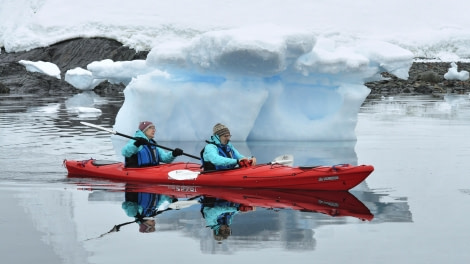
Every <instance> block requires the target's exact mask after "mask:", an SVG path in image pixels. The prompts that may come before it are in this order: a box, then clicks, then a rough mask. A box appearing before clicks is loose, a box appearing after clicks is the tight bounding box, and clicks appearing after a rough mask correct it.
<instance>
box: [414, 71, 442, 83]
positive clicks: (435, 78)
mask: <svg viewBox="0 0 470 264" xmlns="http://www.w3.org/2000/svg"><path fill="white" fill-rule="evenodd" d="M417 80H419V81H424V82H429V83H438V82H441V81H442V80H443V76H440V75H439V74H437V73H435V72H433V71H425V72H423V73H420V74H418V78H417Z"/></svg>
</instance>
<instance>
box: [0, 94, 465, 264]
mask: <svg viewBox="0 0 470 264" xmlns="http://www.w3.org/2000/svg"><path fill="white" fill-rule="evenodd" d="M121 104H122V98H121V97H119V98H106V97H100V96H98V95H96V94H94V93H83V94H78V95H71V96H70V97H63V98H57V97H51V98H35V97H34V96H5V95H1V96H0V146H1V151H0V165H1V168H2V173H1V176H0V197H1V198H2V199H1V202H0V208H1V212H2V213H1V215H0V232H1V234H2V236H1V238H0V240H1V247H0V259H1V262H2V263H31V262H32V261H34V262H35V263H136V262H146V263H155V262H165V263H166V262H171V263H204V262H224V263H258V262H260V261H262V263H469V261H470V243H469V242H470V225H469V224H468V221H469V219H467V217H469V216H470V215H469V212H470V180H469V178H468V177H469V176H468V175H469V173H468V172H469V171H470V162H469V161H470V138H469V136H468V135H469V132H470V97H469V95H461V96H446V97H445V98H442V99H433V98H429V97H396V98H384V100H379V101H370V102H367V103H366V104H364V106H363V107H362V109H361V113H360V114H359V122H358V125H357V129H356V132H357V136H358V140H357V142H303V143H298V142H297V143H285V142H282V143H274V142H254V143H236V144H237V146H239V148H240V150H241V151H242V152H243V153H251V154H253V155H256V156H257V157H258V161H259V162H268V161H270V160H271V159H273V158H274V157H276V156H278V155H282V154H286V153H287V154H293V155H294V156H295V164H296V165H318V164H326V165H329V164H340V163H352V164H372V165H374V166H375V168H376V170H375V172H374V173H373V174H372V175H371V176H370V177H369V178H368V179H367V181H366V182H365V183H363V184H361V185H359V186H358V187H356V188H355V189H353V190H352V191H351V192H350V194H346V196H342V195H345V194H337V195H335V196H334V197H331V196H329V195H328V194H322V193H307V194H306V193H302V192H296V193H272V192H271V193H269V192H262V191H257V192H255V193H252V192H248V191H246V192H237V193H233V194H230V192H229V191H227V190H223V196H224V197H225V198H228V197H230V198H232V197H233V199H238V200H237V202H238V203H243V204H245V205H252V206H251V207H250V206H247V207H246V208H245V209H244V210H241V211H239V212H238V213H237V214H235V215H234V216H233V218H232V224H231V230H232V233H231V235H230V236H229V237H228V238H227V239H225V240H222V241H221V242H219V241H217V240H215V239H214V236H213V233H212V231H211V229H210V228H209V227H206V222H205V219H204V218H203V217H202V214H201V211H200V209H201V205H200V204H194V205H192V206H189V207H186V208H181V209H179V210H169V211H165V212H163V213H162V214H159V215H158V216H157V217H156V226H155V228H156V231H155V232H152V233H142V232H139V225H138V224H137V223H131V224H128V225H124V226H122V227H121V228H120V231H119V232H109V231H111V230H112V228H113V227H114V226H115V225H119V224H122V223H126V222H130V221H133V220H134V219H133V218H131V217H128V216H127V215H126V213H125V212H124V210H123V209H122V207H121V205H122V203H123V201H124V199H125V198H124V197H125V191H126V190H127V191H129V188H130V186H129V185H126V184H124V183H111V182H107V181H97V180H89V179H77V178H67V174H66V170H65V168H64V167H63V166H62V161H63V160H64V159H88V158H90V157H93V158H97V159H113V160H116V159H119V158H118V156H117V155H116V152H115V149H118V148H119V146H120V145H122V144H124V143H125V140H124V139H120V138H114V137H113V138H111V137H110V136H109V134H108V133H106V132H101V131H96V130H94V129H92V128H88V127H84V126H83V125H81V124H80V123H79V122H80V121H87V122H92V123H96V124H100V125H102V126H105V127H111V126H112V124H113V123H114V117H115V115H116V112H117V111H118V109H119V107H120V105H121ZM84 107H93V108H98V109H100V110H101V111H102V112H101V113H97V112H95V111H92V109H90V108H84ZM157 139H158V133H157ZM159 143H160V144H162V145H166V146H168V147H177V146H178V147H182V148H183V149H184V150H185V152H187V153H193V154H195V155H198V153H199V151H200V149H201V148H202V146H203V144H204V143H203V142H159ZM179 159H180V160H186V161H193V160H191V159H190V158H179ZM140 187H142V186H140ZM146 187H147V188H146V189H134V190H133V191H146V192H154V193H173V194H174V193H175V192H177V193H179V195H180V196H181V197H190V196H189V194H188V193H191V192H194V194H198V193H199V192H203V190H202V189H198V190H181V189H178V190H177V189H171V188H170V189H169V188H162V187H158V186H157V187H156V186H150V187H149V186H146ZM185 191H186V192H185ZM186 194H188V195H186ZM221 195H222V194H221ZM335 199H336V200H335ZM181 200H185V199H181ZM196 201H197V200H196ZM320 201H322V203H320ZM286 206H290V207H293V208H294V209H286V208H284V207H286ZM271 207H275V208H271ZM247 208H248V209H247ZM299 209H302V210H299ZM312 210H315V211H319V212H312ZM364 218H366V220H364Z"/></svg>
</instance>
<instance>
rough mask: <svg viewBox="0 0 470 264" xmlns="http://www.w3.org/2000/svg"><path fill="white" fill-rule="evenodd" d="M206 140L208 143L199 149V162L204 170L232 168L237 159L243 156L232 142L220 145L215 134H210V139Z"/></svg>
mask: <svg viewBox="0 0 470 264" xmlns="http://www.w3.org/2000/svg"><path fill="white" fill-rule="evenodd" d="M206 142H207V143H208V144H207V145H206V146H205V147H204V149H202V151H201V162H202V167H203V168H204V170H205V171H208V170H222V169H232V168H235V166H236V165H237V163H238V160H239V159H242V158H244V156H243V155H242V154H240V152H238V150H237V149H236V148H235V147H234V146H233V145H232V143H230V142H228V143H227V144H226V145H222V144H221V143H220V139H219V136H217V135H212V136H211V140H210V141H206Z"/></svg>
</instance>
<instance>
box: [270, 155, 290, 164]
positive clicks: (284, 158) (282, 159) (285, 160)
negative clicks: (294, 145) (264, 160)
mask: <svg viewBox="0 0 470 264" xmlns="http://www.w3.org/2000/svg"><path fill="white" fill-rule="evenodd" d="M271 164H282V165H285V166H291V167H292V166H293V165H294V155H291V154H284V155H281V156H279V157H276V158H275V159H274V160H273V161H271Z"/></svg>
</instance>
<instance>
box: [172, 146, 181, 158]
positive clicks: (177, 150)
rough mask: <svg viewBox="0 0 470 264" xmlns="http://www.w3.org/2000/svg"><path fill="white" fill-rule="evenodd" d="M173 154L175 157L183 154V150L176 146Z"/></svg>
mask: <svg viewBox="0 0 470 264" xmlns="http://www.w3.org/2000/svg"><path fill="white" fill-rule="evenodd" d="M171 154H172V155H173V157H178V156H181V155H183V150H182V149H180V148H175V149H174V150H173V152H172V153H171Z"/></svg>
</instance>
